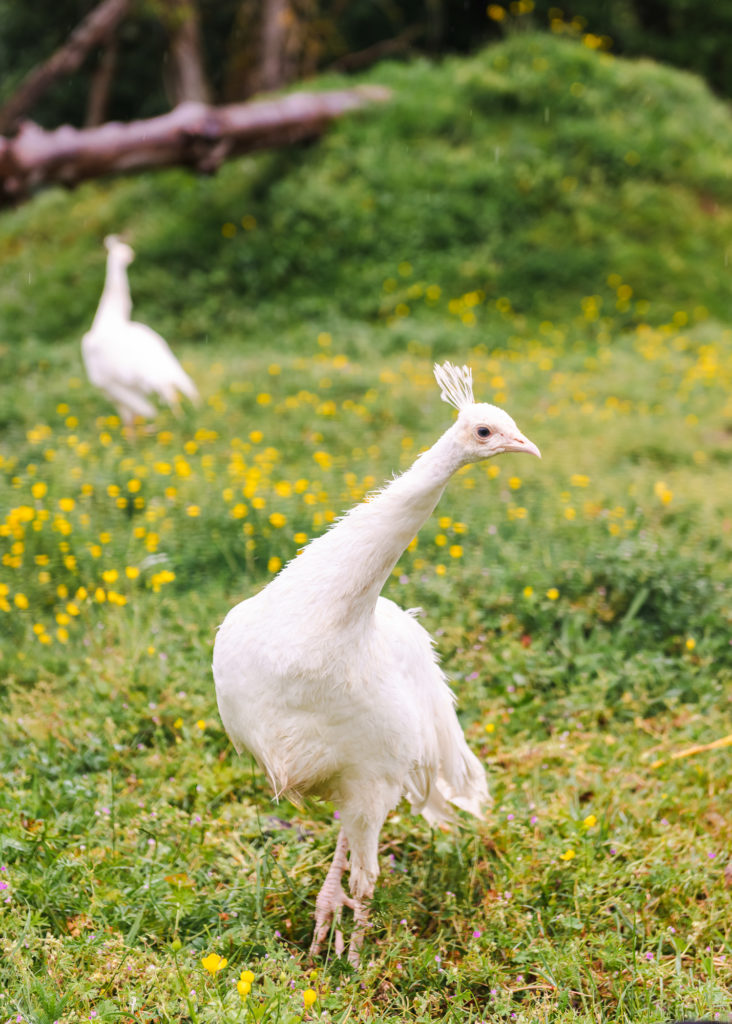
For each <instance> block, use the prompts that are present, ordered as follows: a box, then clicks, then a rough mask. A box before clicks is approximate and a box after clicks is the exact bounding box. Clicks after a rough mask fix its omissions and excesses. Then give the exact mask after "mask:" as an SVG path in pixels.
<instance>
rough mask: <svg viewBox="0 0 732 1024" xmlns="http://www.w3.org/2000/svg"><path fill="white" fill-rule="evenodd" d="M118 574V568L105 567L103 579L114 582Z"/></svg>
mask: <svg viewBox="0 0 732 1024" xmlns="http://www.w3.org/2000/svg"><path fill="white" fill-rule="evenodd" d="M118 576H119V573H118V572H117V570H116V569H105V570H104V572H103V573H102V579H103V580H104V582H105V583H114V581H115V580H116V579H117V577H118Z"/></svg>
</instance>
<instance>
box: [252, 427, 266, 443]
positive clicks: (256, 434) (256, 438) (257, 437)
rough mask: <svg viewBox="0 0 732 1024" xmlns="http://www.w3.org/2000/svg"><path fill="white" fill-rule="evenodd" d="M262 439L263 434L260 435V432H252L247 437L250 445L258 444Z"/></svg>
mask: <svg viewBox="0 0 732 1024" xmlns="http://www.w3.org/2000/svg"><path fill="white" fill-rule="evenodd" d="M263 437H264V434H263V433H262V431H261V430H253V431H252V432H251V434H250V435H249V440H250V441H251V442H252V444H259V443H260V441H261V440H262V438H263Z"/></svg>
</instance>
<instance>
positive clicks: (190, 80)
mask: <svg viewBox="0 0 732 1024" xmlns="http://www.w3.org/2000/svg"><path fill="white" fill-rule="evenodd" d="M162 9H163V11H164V14H163V17H162V20H163V23H164V25H165V26H166V28H167V29H168V32H169V35H170V50H169V53H170V63H171V68H170V72H171V73H170V75H169V76H167V77H168V81H169V88H170V92H171V105H172V106H176V105H177V104H178V103H186V102H189V101H191V102H193V103H210V102H211V97H212V93H211V88H210V86H209V83H208V78H207V77H206V71H205V68H204V61H203V45H202V42H201V23H200V18H199V14H198V8H197V6H196V3H195V0H164V2H163V6H162Z"/></svg>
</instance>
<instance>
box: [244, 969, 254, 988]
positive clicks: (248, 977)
mask: <svg viewBox="0 0 732 1024" xmlns="http://www.w3.org/2000/svg"><path fill="white" fill-rule="evenodd" d="M241 980H242V981H243V982H244V984H245V985H251V984H252V983H253V982H254V975H253V974H252V972H251V971H242V972H241Z"/></svg>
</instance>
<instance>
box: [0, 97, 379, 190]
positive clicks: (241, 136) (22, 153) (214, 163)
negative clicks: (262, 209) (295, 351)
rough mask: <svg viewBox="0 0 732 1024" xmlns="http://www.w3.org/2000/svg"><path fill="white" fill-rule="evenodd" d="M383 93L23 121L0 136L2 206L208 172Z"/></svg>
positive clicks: (317, 128)
mask: <svg viewBox="0 0 732 1024" xmlns="http://www.w3.org/2000/svg"><path fill="white" fill-rule="evenodd" d="M388 97H389V91H388V90H387V89H384V88H381V87H380V86H357V87H356V88H354V89H341V90H335V91H333V92H320V93H317V92H316V93H307V92H300V93H292V94H291V95H289V96H284V97H280V98H277V99H270V100H259V101H256V102H253V103H235V104H230V105H228V106H222V107H215V106H208V105H206V104H203V103H181V104H180V105H179V106H177V107H176V108H175V109H174V110H172V111H171V112H170V113H168V114H163V115H162V116H160V117H153V118H150V119H149V120H145V121H130V122H128V123H124V124H123V123H120V122H113V121H110V122H107V123H106V124H103V125H100V126H99V127H98V128H73V127H71V126H70V125H64V126H63V127H61V128H56V129H55V130H54V131H46V130H45V129H43V128H40V127H39V126H38V125H37V124H34V123H33V122H25V123H24V124H22V125H21V128H20V131H19V132H18V134H17V135H16V136H15V137H14V138H9V139H8V138H0V206H1V205H8V204H10V203H17V202H19V201H20V200H22V199H24V198H26V197H27V196H28V195H29V194H30V193H31V192H32V191H33V190H35V189H37V188H38V187H39V186H41V185H44V184H48V183H52V182H55V183H58V184H62V185H66V186H68V187H72V186H74V185H77V184H78V183H79V182H81V181H85V180H87V179H89V178H99V177H102V176H104V175H107V174H115V173H120V172H128V171H139V170H143V169H145V168H151V167H166V166H167V167H169V166H173V165H182V166H188V167H194V168H196V169H197V170H199V171H202V172H205V173H212V172H213V171H215V170H216V169H217V168H218V167H219V166H220V164H221V163H222V162H223V161H224V160H225V159H227V158H228V157H230V156H234V155H236V154H240V153H248V152H251V151H253V150H257V149H266V148H274V147H276V146H285V145H290V144H292V143H294V142H300V141H303V140H305V139H312V138H316V137H317V136H318V135H320V134H321V133H322V132H323V131H324V129H325V128H326V127H327V125H328V124H329V122H330V121H332V120H333V119H334V118H337V117H340V116H341V115H342V114H345V113H347V112H348V111H351V110H355V109H357V108H359V107H362V106H364V105H365V104H367V103H372V102H378V101H383V100H386V99H388Z"/></svg>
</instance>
